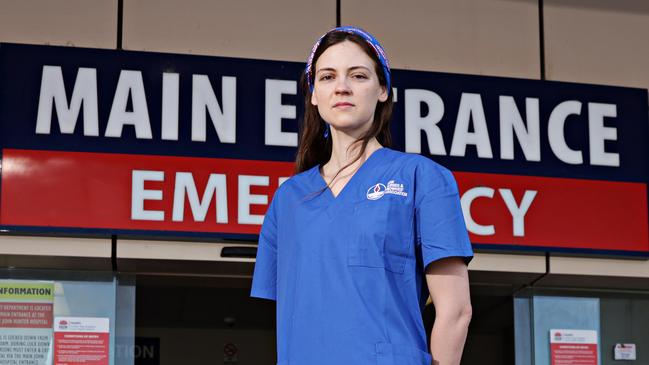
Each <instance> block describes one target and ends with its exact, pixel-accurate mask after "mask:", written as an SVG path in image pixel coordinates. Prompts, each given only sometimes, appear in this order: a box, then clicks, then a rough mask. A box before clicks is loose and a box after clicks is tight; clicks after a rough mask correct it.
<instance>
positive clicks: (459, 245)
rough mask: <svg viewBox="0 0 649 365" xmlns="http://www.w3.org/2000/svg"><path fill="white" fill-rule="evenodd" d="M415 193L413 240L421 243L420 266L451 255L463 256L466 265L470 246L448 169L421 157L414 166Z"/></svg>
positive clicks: (454, 183)
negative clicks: (415, 229) (415, 166)
mask: <svg viewBox="0 0 649 365" xmlns="http://www.w3.org/2000/svg"><path fill="white" fill-rule="evenodd" d="M415 193H416V196H415V220H416V227H417V244H418V245H421V254H422V256H423V263H424V268H426V267H427V266H428V264H430V263H431V262H433V261H436V260H439V259H441V258H445V257H452V256H458V257H461V258H463V259H464V262H465V263H466V264H467V265H468V264H469V262H470V261H471V259H472V258H473V249H472V247H471V241H470V240H469V233H468V232H467V229H466V224H465V222H464V216H463V214H462V206H461V204H460V194H459V191H458V188H457V183H456V181H455V178H454V177H453V174H452V173H451V171H450V170H448V169H447V168H445V167H443V166H441V165H439V164H437V163H435V162H433V161H432V160H424V161H422V163H421V164H419V165H418V167H417V174H416V187H415Z"/></svg>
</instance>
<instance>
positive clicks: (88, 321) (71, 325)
mask: <svg viewBox="0 0 649 365" xmlns="http://www.w3.org/2000/svg"><path fill="white" fill-rule="evenodd" d="M109 341H110V327H109V322H108V318H94V317H56V318H55V319H54V365H77V364H83V365H108V361H109V343H110V342H109Z"/></svg>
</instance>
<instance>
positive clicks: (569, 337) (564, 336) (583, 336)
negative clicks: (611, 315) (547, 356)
mask: <svg viewBox="0 0 649 365" xmlns="http://www.w3.org/2000/svg"><path fill="white" fill-rule="evenodd" d="M550 353H551V357H552V361H551V363H552V365H597V331H593V330H573V329H554V330H550Z"/></svg>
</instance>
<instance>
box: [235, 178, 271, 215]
mask: <svg viewBox="0 0 649 365" xmlns="http://www.w3.org/2000/svg"><path fill="white" fill-rule="evenodd" d="M268 184H269V179H268V176H250V175H239V219H238V223H239V224H262V223H263V222H264V216H263V215H261V214H250V205H251V204H264V205H266V204H268V196H266V195H259V194H250V186H251V185H255V186H268Z"/></svg>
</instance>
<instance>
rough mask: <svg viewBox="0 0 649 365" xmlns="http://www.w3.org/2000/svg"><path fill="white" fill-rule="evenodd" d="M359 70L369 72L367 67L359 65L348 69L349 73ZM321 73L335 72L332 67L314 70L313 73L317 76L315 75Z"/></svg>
mask: <svg viewBox="0 0 649 365" xmlns="http://www.w3.org/2000/svg"><path fill="white" fill-rule="evenodd" d="M359 68H362V69H365V70H367V71H370V69H369V68H368V67H366V66H361V65H359V66H352V67H350V68H349V71H354V70H356V69H359ZM322 71H336V69H334V68H333V67H323V68H321V69H318V70H316V72H315V73H316V74H317V73H320V72H322Z"/></svg>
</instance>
